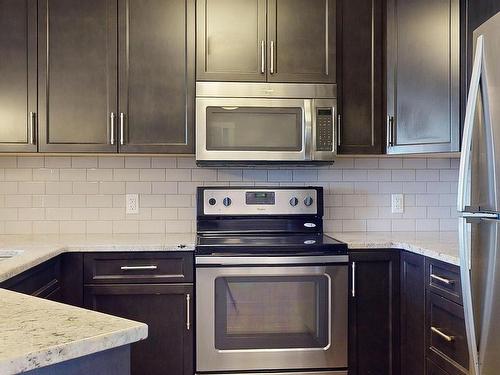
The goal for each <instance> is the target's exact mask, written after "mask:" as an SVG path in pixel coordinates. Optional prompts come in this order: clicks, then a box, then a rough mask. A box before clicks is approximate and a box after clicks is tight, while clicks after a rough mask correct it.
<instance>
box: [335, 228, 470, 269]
mask: <svg viewBox="0 0 500 375" xmlns="http://www.w3.org/2000/svg"><path fill="white" fill-rule="evenodd" d="M328 234H329V235H331V236H332V237H335V238H336V239H338V240H340V241H343V242H345V243H347V244H348V246H349V249H366V248H379V249H387V248H394V249H402V250H407V251H410V252H412V253H417V254H421V255H425V256H427V257H429V258H434V259H438V260H441V261H443V262H446V263H451V264H454V265H457V266H458V265H459V263H460V257H459V250H458V233H457V232H334V233H328Z"/></svg>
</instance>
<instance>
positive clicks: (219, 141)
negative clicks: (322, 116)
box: [196, 98, 312, 161]
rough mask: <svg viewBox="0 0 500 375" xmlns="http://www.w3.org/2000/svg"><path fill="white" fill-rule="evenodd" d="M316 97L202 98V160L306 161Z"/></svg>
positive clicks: (199, 109) (199, 127)
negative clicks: (310, 98) (312, 106)
mask: <svg viewBox="0 0 500 375" xmlns="http://www.w3.org/2000/svg"><path fill="white" fill-rule="evenodd" d="M311 127H312V111H311V100H303V99H264V98H197V99H196V131H197V145H196V159H197V160H198V161H304V160H309V158H308V155H310V150H311V148H312V139H311V138H310V135H311V134H312V131H311Z"/></svg>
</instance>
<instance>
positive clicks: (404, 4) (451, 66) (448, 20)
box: [386, 0, 460, 154]
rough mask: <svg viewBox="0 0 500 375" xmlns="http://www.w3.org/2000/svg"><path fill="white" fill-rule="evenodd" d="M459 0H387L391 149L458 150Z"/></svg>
mask: <svg viewBox="0 0 500 375" xmlns="http://www.w3.org/2000/svg"><path fill="white" fill-rule="evenodd" d="M459 49H460V4H459V0H387V67H386V68H387V153H388V154H403V153H426V152H452V151H459V143H460V141H459V137H460V113H459V111H460V108H459V107H460V72H459V70H460V66H459V65H460V52H459Z"/></svg>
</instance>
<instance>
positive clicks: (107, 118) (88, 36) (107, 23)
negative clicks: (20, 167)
mask: <svg viewBox="0 0 500 375" xmlns="http://www.w3.org/2000/svg"><path fill="white" fill-rule="evenodd" d="M117 73H118V70H117V2H116V1H112V0H105V1H102V0H88V1H80V0H46V1H39V2H38V108H39V116H38V122H39V144H40V151H44V152H58V151H64V152H70V151H71V152H85V151H92V152H116V150H117V148H116V142H115V140H114V138H115V136H116V132H115V130H114V129H112V126H113V125H114V124H115V122H116V113H117V110H118V96H117V79H118V77H117Z"/></svg>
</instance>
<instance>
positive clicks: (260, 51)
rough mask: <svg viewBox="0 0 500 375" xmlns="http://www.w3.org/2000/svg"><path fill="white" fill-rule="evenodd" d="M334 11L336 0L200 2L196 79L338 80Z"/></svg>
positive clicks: (323, 81)
mask: <svg viewBox="0 0 500 375" xmlns="http://www.w3.org/2000/svg"><path fill="white" fill-rule="evenodd" d="M266 14H267V17H266ZM336 15H337V12H336V1H335V0H267V1H266V0H237V1H234V0H211V1H208V0H198V2H197V21H196V22H197V52H196V54H197V79H198V80H205V81H251V82H265V81H268V82H308V83H335V82H336V27H335V25H336ZM266 18H267V19H266Z"/></svg>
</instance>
